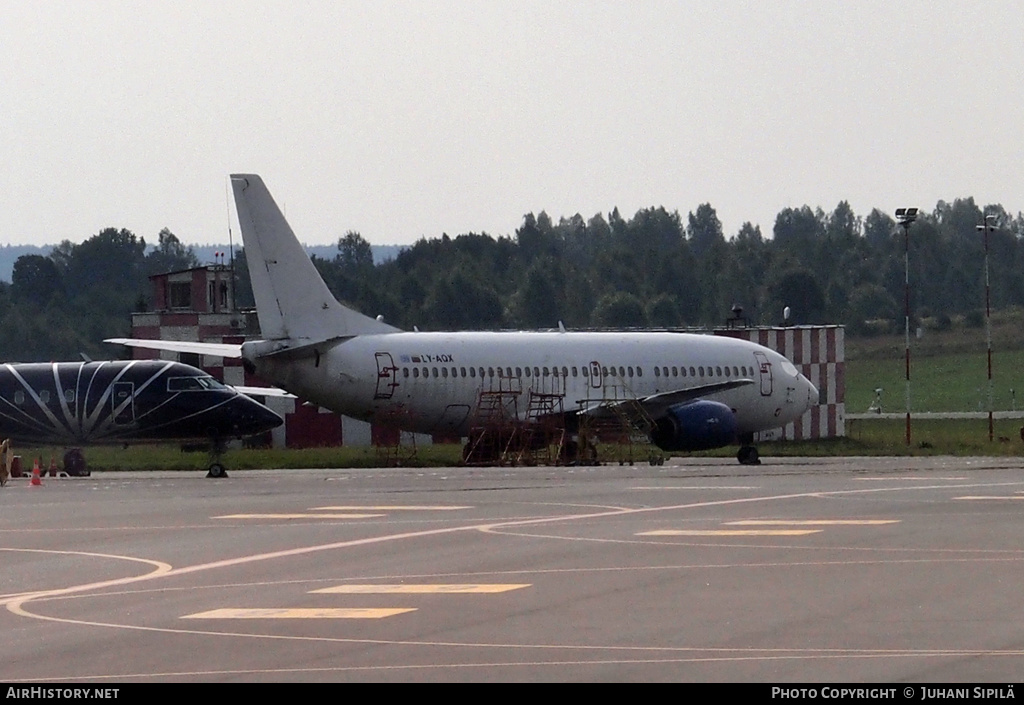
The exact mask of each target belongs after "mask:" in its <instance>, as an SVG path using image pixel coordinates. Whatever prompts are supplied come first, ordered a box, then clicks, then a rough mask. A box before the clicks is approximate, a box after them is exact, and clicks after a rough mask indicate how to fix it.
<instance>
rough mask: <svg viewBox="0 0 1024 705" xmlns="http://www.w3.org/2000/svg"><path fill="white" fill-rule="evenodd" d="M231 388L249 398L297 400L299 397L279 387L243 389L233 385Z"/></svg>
mask: <svg viewBox="0 0 1024 705" xmlns="http://www.w3.org/2000/svg"><path fill="white" fill-rule="evenodd" d="M231 388H232V389H234V390H235V391H237V392H241V393H242V394H244V395H245V396H247V397H251V396H260V397H278V398H281V399H296V398H297V397H296V396H295V395H294V394H292V393H290V392H286V391H284V390H283V389H279V388H277V387H243V386H239V385H237V384H232V385H231Z"/></svg>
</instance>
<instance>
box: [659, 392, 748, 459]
mask: <svg viewBox="0 0 1024 705" xmlns="http://www.w3.org/2000/svg"><path fill="white" fill-rule="evenodd" d="M736 433H737V424H736V415H735V414H734V413H733V412H732V409H731V408H729V407H728V406H727V405H725V404H723V403H721V402H718V401H707V400H701V401H694V402H689V403H686V404H676V405H675V406H670V407H669V408H668V412H667V413H666V414H665V415H664V416H662V417H661V418H660V419H658V421H657V422H656V423H655V425H654V430H653V431H651V441H652V442H653V443H654V445H656V446H658V447H659V448H661V449H662V450H669V451H672V450H683V451H686V450H708V449H709V448H721V447H723V446H727V445H730V444H732V443H735V442H736Z"/></svg>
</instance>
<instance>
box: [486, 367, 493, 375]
mask: <svg viewBox="0 0 1024 705" xmlns="http://www.w3.org/2000/svg"><path fill="white" fill-rule="evenodd" d="M487 376H488V377H493V376H494V368H493V367H488V368H487Z"/></svg>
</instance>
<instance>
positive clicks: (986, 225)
mask: <svg viewBox="0 0 1024 705" xmlns="http://www.w3.org/2000/svg"><path fill="white" fill-rule="evenodd" d="M995 219H996V217H995V216H994V215H986V216H985V219H984V222H983V223H982V224H981V225H975V226H974V229H975V230H977V231H979V232H984V233H985V345H986V348H987V350H988V441H989V443H991V442H992V440H993V438H994V436H995V434H994V428H993V423H992V306H991V301H992V298H991V295H990V292H991V289H990V287H989V280H988V234H989V233H990V232H992V231H993V230H995V225H993V224H992V223H993V221H994V220H995Z"/></svg>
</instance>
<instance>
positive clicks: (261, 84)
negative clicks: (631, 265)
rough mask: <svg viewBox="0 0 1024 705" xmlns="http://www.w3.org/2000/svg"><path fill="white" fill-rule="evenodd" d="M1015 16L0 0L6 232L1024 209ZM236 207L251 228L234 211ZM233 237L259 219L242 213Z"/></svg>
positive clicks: (333, 230)
mask: <svg viewBox="0 0 1024 705" xmlns="http://www.w3.org/2000/svg"><path fill="white" fill-rule="evenodd" d="M1021 17H1022V9H1021V5H1020V3H1019V2H1016V1H1013V2H1009V1H1008V2H981V1H977V0H975V1H972V2H963V0H957V1H955V2H937V1H935V0H929V1H927V2H917V1H909V0H900V2H891V1H887V2H868V1H864V0H858V1H856V2H854V1H852V0H851V1H849V2H847V1H843V2H824V1H813V2H811V1H805V2H780V1H773V0H769V1H768V2H764V1H763V0H762V1H761V2H729V1H724V2H723V1H722V0H716V1H714V2H683V1H680V0H677V1H675V2H644V1H643V0H639V1H638V0H633V1H632V2H628V3H627V2H621V1H614V2H570V1H569V0H546V1H544V2H527V1H524V0H516V1H515V2H507V3H506V2H498V1H496V0H485V1H474V2H448V1H442V0H430V1H428V2H415V1H412V0H406V1H404V2H395V3H391V2H380V1H373V2H370V1H369V0H364V1H361V2H340V1H337V0H335V1H333V2H315V1H309V2H302V1H301V0H285V1H284V2H268V1H259V0H215V1H214V0H201V1H200V2H187V1H183V0H175V1H174V2H164V1H160V0H146V1H145V2H124V1H117V0H89V1H88V2H76V1H72V0H61V1H59V2H46V1H41V0H0V67H2V71H0V92H2V109H0V135H2V136H0V144H2V145H3V149H2V152H0V243H12V244H14V243H32V244H44V243H55V242H59V241H60V240H64V239H69V240H71V241H73V242H81V241H82V240H84V239H87V238H88V237H90V236H92V235H94V234H95V233H97V232H98V231H99V230H101V229H102V228H104V227H108V226H114V227H117V228H128V229H130V230H132V231H133V232H134V233H135V234H136V235H139V236H141V237H145V238H146V240H147V241H148V242H155V240H156V236H157V233H158V232H159V231H160V229H161V228H163V227H168V228H170V229H171V230H172V231H173V232H174V233H175V234H176V235H178V237H179V238H180V239H181V240H182V241H183V242H186V243H211V242H225V241H226V240H227V230H228V223H229V218H230V220H231V221H232V222H233V221H234V209H233V205H232V206H231V207H230V210H229V203H228V196H227V190H228V188H227V175H228V174H229V173H234V172H255V173H259V174H261V175H262V176H263V178H264V180H265V181H266V183H267V185H268V186H269V188H270V190H271V192H272V193H273V194H274V195H275V197H276V199H277V201H278V203H279V204H281V205H282V206H283V207H284V209H285V211H286V213H287V216H288V219H289V221H290V222H291V223H292V226H293V228H294V229H295V231H296V233H297V234H298V235H299V237H300V239H302V240H303V241H304V242H307V243H310V244H313V243H330V242H334V241H336V240H337V238H338V237H340V236H341V235H343V234H344V233H345V232H346V231H348V230H356V231H359V232H360V233H361V234H362V235H363V237H365V238H366V239H367V240H369V241H370V242H371V243H373V244H395V243H397V244H405V243H411V242H414V241H416V240H417V239H419V238H420V237H428V238H432V237H438V236H440V235H441V233H444V232H447V233H448V234H450V235H453V236H454V235H457V234H460V233H465V232H487V233H490V234H491V235H495V236H498V235H509V234H512V233H514V231H515V229H516V228H517V227H518V226H519V225H520V224H521V223H522V217H523V215H524V214H525V213H527V212H535V213H537V212H540V211H541V210H546V211H547V212H548V214H549V215H551V216H552V218H554V219H555V220H556V221H557V219H558V218H559V217H561V216H571V215H573V214H575V213H580V214H581V215H583V216H584V217H585V218H589V217H591V216H592V215H594V214H595V213H598V212H600V213H604V214H607V213H608V212H609V211H611V210H612V208H614V207H616V206H617V207H618V208H619V211H620V212H621V213H622V215H623V216H624V217H627V218H628V217H630V216H632V215H633V214H634V213H635V212H636V211H637V210H638V209H640V208H645V207H649V206H665V207H666V208H667V209H669V210H678V211H679V212H680V213H681V214H682V215H683V217H684V218H685V216H686V214H687V213H689V212H691V211H695V210H696V208H697V206H699V205H700V204H702V203H710V204H711V205H712V206H713V207H714V208H715V209H716V210H717V212H718V216H719V218H720V219H721V221H722V223H723V225H724V227H725V234H726V236H727V237H730V236H732V235H734V234H735V233H736V231H737V230H738V229H739V228H740V226H741V225H742V224H743V222H744V221H750V222H753V223H755V224H758V225H760V226H761V230H762V232H763V233H764V234H765V235H770V234H771V230H772V226H773V224H774V221H775V216H776V214H777V213H778V212H779V211H780V210H781V209H783V208H785V207H799V206H802V205H804V204H807V205H810V206H811V207H812V208H813V207H817V206H820V207H821V208H822V209H824V210H825V211H831V210H832V209H833V208H834V207H835V206H836V204H837V203H838V202H839V201H840V200H848V201H849V202H850V204H851V206H852V207H853V209H854V211H855V212H856V213H857V214H858V215H861V216H865V215H867V214H868V213H869V212H870V211H871V209H872V208H875V207H877V208H880V209H882V210H885V211H887V212H889V213H891V212H892V211H893V209H895V208H896V207H898V206H918V207H922V208H925V209H927V210H931V209H932V208H933V207H934V206H935V204H936V202H937V201H938V200H939V199H944V200H950V201H951V200H953V199H955V198H960V197H965V196H973V197H974V198H975V200H976V201H977V202H978V203H979V204H980V205H984V204H989V203H1001V204H1002V205H1003V206H1004V207H1005V208H1006V209H1007V210H1009V211H1011V212H1012V213H1017V212H1018V211H1021V210H1024V190H1022V188H1021V186H1022V177H1021V168H1022V164H1024V131H1022V125H1024V115H1022V112H1024V78H1022V77H1024V34H1022V30H1021ZM229 213H230V216H229ZM232 228H233V232H234V236H235V238H236V240H237V237H238V230H237V226H234V225H232Z"/></svg>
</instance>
